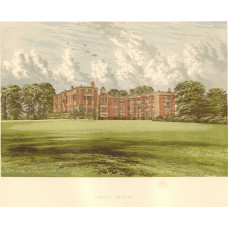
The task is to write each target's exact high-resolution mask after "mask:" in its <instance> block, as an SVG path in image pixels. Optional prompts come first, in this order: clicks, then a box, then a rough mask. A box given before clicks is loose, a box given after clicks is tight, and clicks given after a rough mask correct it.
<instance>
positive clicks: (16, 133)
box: [1, 120, 228, 177]
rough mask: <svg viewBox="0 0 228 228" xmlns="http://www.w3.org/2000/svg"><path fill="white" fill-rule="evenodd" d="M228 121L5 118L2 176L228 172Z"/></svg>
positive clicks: (211, 173)
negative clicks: (183, 121) (19, 119)
mask: <svg viewBox="0 0 228 228" xmlns="http://www.w3.org/2000/svg"><path fill="white" fill-rule="evenodd" d="M227 136H228V131H227V126H225V125H210V124H195V123H168V122H154V121H147V120H144V121H143V120H142V121H140V120H133V121H130V120H129V121H128V120H120V121H117V120H116V121H109V120H100V121H99V120H50V121H49V120H48V121H8V122H7V121H6V122H2V154H1V156H2V157H1V158H2V161H1V163H2V170H1V172H2V176H4V177H6V176H39V177H40V176H42V177H43V176H50V177H54V176H56V177H92V176H96V177H98V176H99V177H110V176H111V177H117V176H120V177H124V176H135V177H140V176H146V177H154V176H160V177H161V176H162V177H168V176H175V177H180V176H228V172H227V167H228V166H227V162H228V156H227V148H228V142H227Z"/></svg>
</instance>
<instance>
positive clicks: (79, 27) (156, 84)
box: [0, 22, 227, 93]
mask: <svg viewBox="0 0 228 228" xmlns="http://www.w3.org/2000/svg"><path fill="white" fill-rule="evenodd" d="M0 35H1V36H0V37H1V39H0V52H1V84H2V86H6V85H9V84H17V85H19V86H23V85H25V84H31V83H40V82H49V83H51V84H52V85H53V86H54V88H55V89H56V92H57V93H59V92H61V91H63V90H64V89H70V87H71V85H72V86H80V85H85V86H87V85H90V82H91V81H94V82H95V84H96V86H97V87H99V88H100V87H101V85H104V86H105V87H106V88H107V89H111V88H116V89H124V90H129V89H130V88H135V87H136V86H141V85H149V86H152V87H153V88H154V89H155V90H162V91H166V90H167V89H168V88H171V89H173V88H174V87H175V86H176V84H177V83H180V82H183V81H186V80H196V81H200V82H202V83H203V84H204V85H205V86H206V88H207V89H210V88H215V87H218V88H223V89H225V90H226V87H227V82H226V79H227V23H226V22H1V23H0Z"/></svg>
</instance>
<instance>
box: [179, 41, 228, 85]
mask: <svg viewBox="0 0 228 228" xmlns="http://www.w3.org/2000/svg"><path fill="white" fill-rule="evenodd" d="M224 49H226V44H224V43H223V42H222V41H220V42H213V43H212V42H209V41H208V42H204V43H202V42H197V43H194V44H186V45H185V48H184V50H183V57H184V64H185V68H186V71H187V76H188V79H192V80H197V81H201V82H202V83H204V84H205V85H207V86H208V87H215V85H216V84H217V85H218V83H219V85H220V86H221V87H224V84H226V74H227V56H226V54H224Z"/></svg>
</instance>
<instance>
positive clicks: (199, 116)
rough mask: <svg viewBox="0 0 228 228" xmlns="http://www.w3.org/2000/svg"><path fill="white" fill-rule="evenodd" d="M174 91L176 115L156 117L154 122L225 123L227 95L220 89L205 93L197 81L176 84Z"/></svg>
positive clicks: (203, 87)
mask: <svg viewBox="0 0 228 228" xmlns="http://www.w3.org/2000/svg"><path fill="white" fill-rule="evenodd" d="M174 91H175V104H176V115H175V116H164V117H161V116H160V117H157V118H156V120H163V121H178V122H179V121H182V122H198V123H218V124H226V123H227V93H226V91H225V90H223V89H220V88H213V89H210V90H209V91H207V92H206V88H205V86H204V85H203V84H202V83H200V82H197V81H185V82H182V83H179V84H177V86H176V87H175V89H174Z"/></svg>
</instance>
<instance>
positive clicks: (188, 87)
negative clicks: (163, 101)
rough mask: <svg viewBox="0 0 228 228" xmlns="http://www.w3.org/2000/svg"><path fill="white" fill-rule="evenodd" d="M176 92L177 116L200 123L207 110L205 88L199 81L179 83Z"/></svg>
mask: <svg viewBox="0 0 228 228" xmlns="http://www.w3.org/2000/svg"><path fill="white" fill-rule="evenodd" d="M174 91H175V103H176V106H177V108H176V111H177V114H178V115H179V116H189V117H193V118H196V120H197V121H199V119H200V118H201V117H202V115H203V113H204V109H205V86H204V85H203V84H202V83H200V82H197V81H185V82H182V83H178V84H177V86H176V87H175V89H174Z"/></svg>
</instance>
